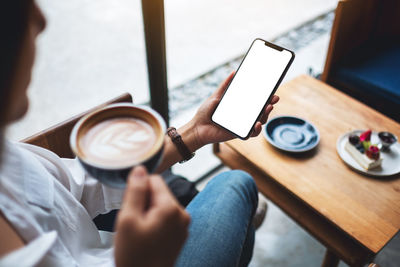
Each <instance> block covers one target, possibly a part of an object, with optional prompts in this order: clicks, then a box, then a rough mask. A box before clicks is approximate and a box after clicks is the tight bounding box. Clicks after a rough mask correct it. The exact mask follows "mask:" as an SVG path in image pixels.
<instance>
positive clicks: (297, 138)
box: [263, 116, 320, 153]
mask: <svg viewBox="0 0 400 267" xmlns="http://www.w3.org/2000/svg"><path fill="white" fill-rule="evenodd" d="M263 135H264V137H265V139H266V140H267V141H268V142H269V143H270V144H271V145H273V146H274V147H276V148H278V149H280V150H283V151H286V152H294V153H300V152H306V151H310V150H312V149H313V148H314V147H316V146H317V145H318V143H319V139H320V135H319V132H318V130H317V128H316V127H315V126H314V125H313V124H311V123H310V122H308V121H306V120H303V119H301V118H298V117H292V116H280V117H275V118H273V119H272V120H270V121H269V122H268V123H267V124H266V125H265V128H264V129H263Z"/></svg>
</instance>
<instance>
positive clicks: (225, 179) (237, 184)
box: [211, 170, 258, 210]
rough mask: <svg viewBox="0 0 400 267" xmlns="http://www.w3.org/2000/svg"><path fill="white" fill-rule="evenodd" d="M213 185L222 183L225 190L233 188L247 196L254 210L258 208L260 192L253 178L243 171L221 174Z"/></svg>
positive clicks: (213, 181)
mask: <svg viewBox="0 0 400 267" xmlns="http://www.w3.org/2000/svg"><path fill="white" fill-rule="evenodd" d="M211 182H212V183H222V184H223V186H224V188H225V189H227V187H229V188H231V189H232V190H234V191H238V192H240V193H241V194H243V195H244V196H245V199H246V200H247V201H249V202H250V205H251V206H252V207H253V210H255V209H256V208H257V204H258V190H257V186H256V183H255V182H254V179H253V177H252V176H251V175H250V174H248V173H247V172H245V171H242V170H232V171H227V172H224V173H221V174H220V175H218V176H216V177H215V178H214V179H213V180H211Z"/></svg>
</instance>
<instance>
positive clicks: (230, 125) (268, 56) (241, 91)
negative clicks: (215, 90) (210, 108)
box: [212, 40, 292, 138]
mask: <svg viewBox="0 0 400 267" xmlns="http://www.w3.org/2000/svg"><path fill="white" fill-rule="evenodd" d="M291 57H292V54H291V53H290V52H289V51H287V50H282V51H279V50H277V49H274V48H271V47H269V46H266V45H265V43H264V42H263V41H262V40H255V41H254V42H253V45H252V47H251V48H250V50H249V52H248V53H247V56H246V58H245V59H244V61H243V62H242V64H241V66H240V68H239V70H238V72H237V73H236V75H235V77H234V78H233V80H232V82H231V84H230V85H229V88H228V89H227V91H226V92H225V94H224V96H223V98H222V100H221V102H220V103H219V105H218V107H217V109H216V110H215V112H214V114H213V116H212V120H213V121H214V122H216V123H218V124H219V125H221V126H222V127H224V128H226V129H228V130H230V131H231V132H233V133H235V134H237V135H238V136H240V137H242V138H245V137H246V136H247V135H248V134H249V132H250V130H251V128H252V126H253V124H254V122H255V120H256V119H257V116H258V115H259V114H260V112H261V109H262V108H263V106H264V105H265V103H266V102H267V100H268V98H269V96H270V94H271V93H272V91H273V90H274V88H275V86H276V84H277V82H278V80H279V78H280V77H281V75H282V73H283V71H284V70H285V68H286V66H287V65H288V63H289V61H290V59H291Z"/></svg>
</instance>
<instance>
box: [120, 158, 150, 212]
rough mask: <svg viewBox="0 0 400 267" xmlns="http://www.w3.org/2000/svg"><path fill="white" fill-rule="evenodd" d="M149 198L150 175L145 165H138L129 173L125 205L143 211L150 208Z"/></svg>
mask: <svg viewBox="0 0 400 267" xmlns="http://www.w3.org/2000/svg"><path fill="white" fill-rule="evenodd" d="M149 199H150V185H149V175H148V173H147V171H146V169H145V168H144V167H143V166H138V167H136V168H134V169H133V170H132V171H131V173H130V174H129V177H128V183H127V187H126V190H125V195H124V201H123V207H124V208H125V207H127V208H129V209H131V210H133V211H136V212H140V213H142V212H144V211H145V210H146V209H147V208H148V205H149Z"/></svg>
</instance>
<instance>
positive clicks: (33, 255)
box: [0, 0, 278, 266]
mask: <svg viewBox="0 0 400 267" xmlns="http://www.w3.org/2000/svg"><path fill="white" fill-rule="evenodd" d="M0 20H1V21H0V22H1V23H0V34H1V38H2V41H1V44H0V48H1V51H0V53H1V61H0V127H1V133H3V131H4V129H5V127H6V126H7V125H9V124H10V123H12V122H14V121H16V120H18V119H20V118H21V117H22V116H23V115H24V114H25V113H26V111H27V108H28V98H27V88H28V85H29V82H30V77H31V71H32V66H33V62H34V55H35V40H36V37H37V36H38V35H39V33H40V32H41V31H43V30H44V28H45V24H46V22H45V18H44V17H43V15H42V13H41V12H40V10H39V8H38V6H37V5H36V3H35V2H34V1H33V0H8V1H5V2H3V3H2V8H1V11H0ZM232 77H233V74H231V75H230V76H229V77H228V78H227V79H226V80H225V81H224V82H223V84H222V85H221V86H220V88H219V89H217V90H216V92H215V93H214V94H213V95H212V96H211V97H210V98H209V99H207V100H206V101H205V103H204V104H203V105H202V106H201V107H200V109H199V111H198V112H197V114H196V115H195V117H194V118H193V119H192V120H191V121H190V122H188V123H187V124H186V125H185V126H183V127H182V128H180V129H178V132H179V133H180V134H181V136H182V138H183V141H184V143H185V144H186V145H187V146H188V148H189V149H190V150H191V151H192V152H193V151H195V150H197V149H198V148H200V147H202V146H204V145H206V144H210V143H214V142H221V141H226V140H229V139H232V138H233V137H232V136H231V135H230V134H229V133H227V132H225V131H224V130H222V129H220V128H218V127H216V126H215V125H213V124H212V123H211V121H210V117H211V113H212V111H213V110H214V109H215V107H216V105H217V103H218V102H219V100H220V98H221V96H222V94H223V92H224V90H225V89H226V87H227V86H228V84H229V82H230V80H231V79H232ZM277 102H278V97H274V98H273V100H272V103H273V104H275V103H277ZM272 108H273V107H272V105H268V106H267V108H266V109H265V111H264V114H263V116H262V118H261V121H259V122H257V123H256V125H255V128H254V133H253V136H257V135H258V134H259V133H260V131H261V125H262V124H263V123H265V122H266V120H267V117H268V114H269V113H270V112H271V110H272ZM0 143H1V145H2V149H1V150H2V151H1V156H2V160H1V167H0V211H1V212H0V234H1V237H2V238H1V239H0V266H36V265H38V266H64V265H65V266H74V265H75V266H114V265H116V266H173V265H174V264H176V265H177V266H237V265H240V266H245V265H247V264H248V262H249V261H250V259H251V255H252V249H253V243H254V229H253V228H252V225H251V221H252V217H253V214H254V209H255V207H256V206H257V189H256V187H255V184H254V181H253V180H252V178H251V177H250V176H249V175H248V174H246V173H244V172H241V171H231V172H226V173H223V174H221V175H218V176H217V177H215V178H214V179H213V180H211V181H210V182H209V184H208V185H207V186H206V188H205V189H204V190H203V191H202V192H201V193H199V194H198V195H197V196H196V197H195V199H194V200H193V201H192V202H191V203H190V204H189V205H188V207H187V209H186V210H184V209H183V208H182V207H181V206H180V205H179V204H178V203H177V202H176V200H175V199H174V197H173V196H172V195H171V193H170V191H169V190H168V188H167V186H166V185H165V183H164V182H163V180H162V179H161V177H160V176H159V175H149V174H148V173H147V172H146V170H145V169H144V168H143V167H137V168H135V169H134V170H133V171H132V172H131V173H130V175H129V178H128V184H127V188H126V190H125V191H124V192H122V191H119V190H115V189H110V188H107V187H105V186H103V185H101V184H99V183H98V182H97V181H96V180H94V179H92V178H90V177H87V176H86V175H85V174H84V172H83V171H82V169H81V168H80V167H79V165H78V164H77V162H76V161H75V160H66V159H60V158H58V157H57V156H56V155H55V154H53V153H51V152H49V151H47V150H44V149H42V148H39V147H35V146H31V145H26V144H18V143H11V142H8V141H5V140H3V138H1V142H0ZM164 159H165V160H164V161H163V162H162V163H161V166H160V167H159V171H160V172H161V171H163V170H165V169H167V168H168V167H170V166H172V165H173V164H175V163H176V162H178V161H180V160H182V158H181V156H180V154H179V153H178V151H177V149H176V147H175V145H174V144H173V143H172V142H171V140H170V139H169V138H166V143H165V151H164ZM149 200H150V202H149ZM149 203H150V204H149ZM115 208H120V212H119V214H118V218H117V222H116V232H115V235H114V234H111V233H108V234H107V233H101V232H99V231H97V229H96V227H95V225H94V223H93V222H92V219H93V218H94V217H95V216H97V215H98V214H101V213H107V212H108V211H110V210H112V209H115ZM112 238H113V239H112Z"/></svg>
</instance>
